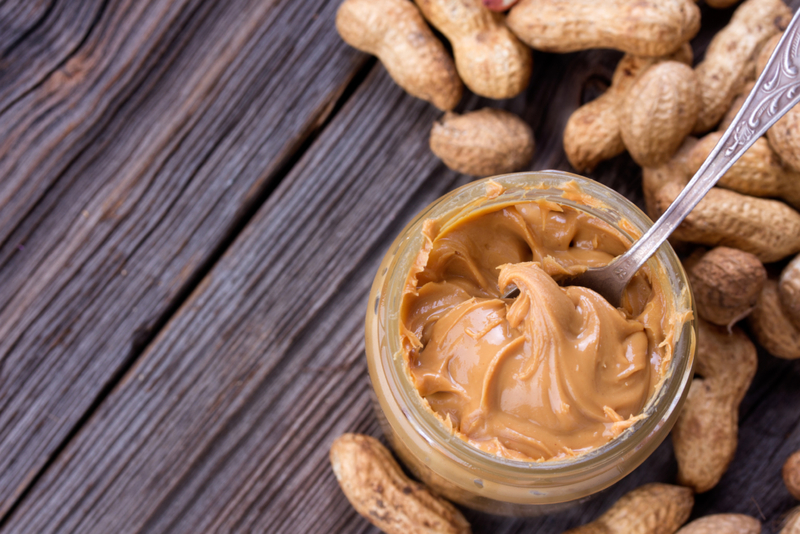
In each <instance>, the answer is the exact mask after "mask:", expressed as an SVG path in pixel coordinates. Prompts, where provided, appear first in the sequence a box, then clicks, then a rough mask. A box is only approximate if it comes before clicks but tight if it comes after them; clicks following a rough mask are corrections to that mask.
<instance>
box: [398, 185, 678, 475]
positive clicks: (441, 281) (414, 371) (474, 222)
mask: <svg viewBox="0 0 800 534" xmlns="http://www.w3.org/2000/svg"><path fill="white" fill-rule="evenodd" d="M487 197H488V195H487ZM423 234H424V236H425V243H424V245H423V247H422V250H421V251H420V253H419V255H418V256H417V258H416V260H415V263H414V266H413V267H412V269H411V270H410V273H409V276H408V278H407V280H406V286H405V289H404V293H403V300H402V307H401V321H400V324H401V326H400V330H401V332H400V335H401V339H402V344H403V353H404V357H405V361H406V363H407V366H408V371H409V373H410V376H411V380H412V382H413V384H414V386H415V387H416V389H417V391H418V392H419V394H420V395H421V396H422V398H423V399H424V401H425V403H426V404H427V405H428V406H429V407H430V409H431V410H432V411H433V412H434V413H435V414H436V415H437V416H438V418H439V419H441V421H442V423H443V424H444V425H445V426H446V427H448V428H450V429H452V432H453V433H454V434H456V435H458V436H459V437H461V438H462V439H465V440H467V441H468V442H469V443H471V444H472V445H474V446H476V447H478V448H480V449H482V450H484V451H486V452H489V453H493V454H496V455H499V456H503V457H506V458H511V459H518V460H528V461H543V460H550V459H563V458H569V457H572V456H576V455H579V454H582V453H585V452H587V451H590V450H592V449H594V448H597V447H600V446H602V445H604V444H606V443H608V442H609V441H610V440H612V439H614V438H615V437H617V436H618V435H620V434H621V433H622V432H624V431H625V429H627V428H629V427H630V426H631V425H632V424H633V423H634V422H636V421H637V420H639V419H640V418H642V417H643V415H642V411H643V409H644V407H645V405H646V403H647V401H648V400H649V399H650V397H651V396H652V395H653V394H654V393H655V392H656V391H657V390H658V388H659V387H660V385H661V383H662V379H663V378H664V375H665V372H666V369H667V367H668V364H669V361H670V359H671V346H672V341H673V339H672V338H673V335H674V332H675V323H676V319H675V317H674V313H671V312H670V311H669V306H668V304H667V299H666V296H665V295H664V293H663V291H662V289H661V285H660V284H658V283H652V273H651V272H650V271H649V269H648V268H647V267H645V268H644V269H642V270H641V271H640V272H639V273H638V274H637V275H636V276H635V277H634V279H633V281H632V282H631V284H630V285H629V286H628V289H627V290H626V294H625V296H624V297H623V302H624V305H623V307H622V308H619V309H617V308H614V307H613V306H611V304H609V303H608V302H607V301H606V300H605V299H603V297H601V296H600V295H599V294H597V293H595V292H594V291H592V290H590V289H587V288H584V287H578V286H568V287H561V286H559V284H558V281H559V280H563V279H565V278H568V277H569V275H570V273H578V272H581V271H583V270H585V269H586V268H587V267H593V266H601V265H606V264H607V263H609V262H610V261H611V260H613V259H614V258H615V257H616V256H618V255H619V254H622V253H623V252H624V251H625V250H627V248H628V247H629V245H630V243H629V241H628V240H627V238H625V237H624V236H623V235H622V234H621V233H619V232H618V231H617V230H616V229H614V228H613V227H612V226H611V225H609V224H607V223H605V222H603V221H601V220H600V219H598V218H596V217H593V216H591V215H589V214H587V213H585V212H582V211H579V210H576V209H574V208H571V207H569V206H565V205H561V204H558V203H555V202H552V201H548V200H536V201H524V202H521V203H517V204H511V205H503V206H499V207H492V208H486V209H479V210H476V211H474V212H473V213H471V214H469V215H466V216H464V217H461V218H459V219H457V220H455V221H450V222H448V224H447V225H446V226H445V227H444V228H442V229H439V228H438V225H437V223H436V222H435V221H433V220H428V221H426V222H425V224H424V228H423ZM511 286H515V287H517V288H519V290H520V292H519V296H518V297H516V298H513V299H504V298H502V296H503V295H504V294H506V292H507V289H508V288H510V287H511Z"/></svg>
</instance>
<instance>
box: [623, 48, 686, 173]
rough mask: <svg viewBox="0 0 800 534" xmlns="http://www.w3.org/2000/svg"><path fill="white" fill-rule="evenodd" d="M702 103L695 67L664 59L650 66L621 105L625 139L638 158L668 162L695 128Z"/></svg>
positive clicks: (640, 161) (654, 162) (642, 162)
mask: <svg viewBox="0 0 800 534" xmlns="http://www.w3.org/2000/svg"><path fill="white" fill-rule="evenodd" d="M699 104H700V100H699V95H698V90H697V80H696V79H695V74H694V71H693V70H692V69H691V67H689V66H687V65H684V64H683V63H679V62H677V61H664V62H662V63H659V64H657V65H654V66H652V67H650V68H649V69H647V71H646V72H645V73H644V74H642V75H641V76H640V77H639V79H638V80H636V82H635V83H634V84H633V86H632V87H631V88H630V90H628V92H627V97H626V98H624V99H622V100H621V102H620V105H619V108H618V114H619V124H620V133H621V135H622V141H623V142H624V143H625V147H626V148H627V149H628V152H629V153H630V155H631V157H632V158H633V159H634V161H636V163H638V164H639V165H641V166H643V167H653V166H657V165H660V164H662V163H665V162H666V161H667V160H668V159H669V158H670V157H671V156H672V155H673V154H674V153H675V151H676V150H678V147H680V146H681V143H683V140H684V139H685V138H686V136H687V135H689V133H690V132H691V131H692V128H693V126H694V122H695V120H696V119H697V113H698V109H699Z"/></svg>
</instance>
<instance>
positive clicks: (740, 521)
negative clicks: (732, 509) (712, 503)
mask: <svg viewBox="0 0 800 534" xmlns="http://www.w3.org/2000/svg"><path fill="white" fill-rule="evenodd" d="M678 534H761V521H759V520H758V519H756V518H755V517H750V516H749V515H743V514H714V515H707V516H705V517H701V518H700V519H695V520H694V521H692V522H691V523H689V524H688V525H686V526H685V527H683V528H682V529H680V530H679V531H678Z"/></svg>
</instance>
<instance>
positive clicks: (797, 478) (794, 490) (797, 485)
mask: <svg viewBox="0 0 800 534" xmlns="http://www.w3.org/2000/svg"><path fill="white" fill-rule="evenodd" d="M781 475H782V476H783V483H784V484H786V489H787V490H789V493H791V494H792V497H794V498H795V499H797V500H800V451H796V452H795V453H793V454H792V455H791V456H789V457H788V458H787V459H786V463H784V464H783V469H782V470H781Z"/></svg>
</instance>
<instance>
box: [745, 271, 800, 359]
mask: <svg viewBox="0 0 800 534" xmlns="http://www.w3.org/2000/svg"><path fill="white" fill-rule="evenodd" d="M747 321H748V323H749V324H750V329H751V330H752V331H753V335H754V336H755V337H756V341H758V342H759V343H761V344H762V345H763V346H764V348H765V349H767V351H769V353H770V354H772V355H773V356H777V357H778V358H783V359H786V360H796V359H797V358H800V329H798V328H797V327H796V326H795V325H794V324H793V323H792V322H791V321H790V320H789V317H788V316H787V315H786V312H785V311H784V310H783V306H781V301H780V297H779V296H778V282H777V281H776V280H767V282H766V284H764V289H762V290H761V294H760V295H759V296H758V302H757V303H756V307H755V309H753V313H751V314H750V316H749V317H748V318H747Z"/></svg>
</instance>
